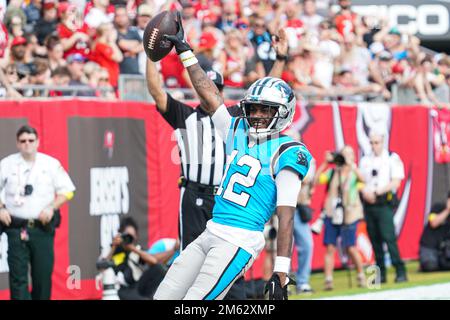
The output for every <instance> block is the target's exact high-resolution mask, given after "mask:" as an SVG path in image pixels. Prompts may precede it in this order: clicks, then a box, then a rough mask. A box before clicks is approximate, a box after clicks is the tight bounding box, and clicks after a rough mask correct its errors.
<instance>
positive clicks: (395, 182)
mask: <svg viewBox="0 0 450 320" xmlns="http://www.w3.org/2000/svg"><path fill="white" fill-rule="evenodd" d="M370 145H371V148H372V153H371V154H369V155H366V156H364V157H363V158H361V161H360V163H359V167H360V169H361V172H362V174H363V176H364V179H365V181H366V185H365V187H364V189H363V190H362V198H363V205H364V216H365V220H366V224H367V232H368V233H369V237H370V241H371V242H372V247H373V250H374V252H375V260H376V264H377V266H378V267H379V268H380V272H381V275H380V276H381V282H386V267H385V262H384V250H383V243H386V245H387V248H388V251H389V255H390V257H391V261H392V265H393V266H394V267H395V269H396V278H395V282H404V281H407V276H406V269H405V265H404V263H403V261H402V259H401V258H400V253H399V250H398V246H397V237H396V235H395V227H394V210H393V207H394V206H395V203H394V202H395V200H396V195H395V193H396V191H397V189H398V188H399V187H400V183H401V180H403V179H404V177H405V173H404V167H403V162H402V160H401V159H400V157H399V156H398V155H397V154H396V153H389V152H388V151H387V150H386V149H385V148H384V135H383V134H380V133H376V132H372V133H371V134H370Z"/></svg>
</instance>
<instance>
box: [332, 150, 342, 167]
mask: <svg viewBox="0 0 450 320" xmlns="http://www.w3.org/2000/svg"><path fill="white" fill-rule="evenodd" d="M331 155H332V157H333V160H331V161H330V163H334V164H335V165H337V166H343V165H344V164H345V158H344V156H343V155H342V153H339V152H332V153H331Z"/></svg>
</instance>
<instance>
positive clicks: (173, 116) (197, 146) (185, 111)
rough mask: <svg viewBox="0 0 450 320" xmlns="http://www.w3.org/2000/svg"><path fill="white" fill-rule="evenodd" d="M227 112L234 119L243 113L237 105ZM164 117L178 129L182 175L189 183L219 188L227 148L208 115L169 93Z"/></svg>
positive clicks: (176, 132) (176, 133)
mask: <svg viewBox="0 0 450 320" xmlns="http://www.w3.org/2000/svg"><path fill="white" fill-rule="evenodd" d="M228 110H229V112H230V114H232V115H233V116H235V115H238V114H239V113H240V109H239V107H238V106H233V107H230V108H228ZM162 116H163V117H164V119H165V120H166V121H167V122H168V123H169V124H170V125H171V126H172V128H174V129H175V135H176V138H177V144H178V148H179V152H180V159H181V170H182V175H183V176H184V177H185V178H186V179H187V180H189V181H193V182H197V183H201V184H205V185H216V186H217V185H219V184H220V182H221V180H222V175H223V170H224V167H225V163H226V153H225V145H224V142H223V140H222V139H221V138H220V137H219V135H218V133H217V130H216V129H215V127H214V123H213V121H212V120H211V117H210V116H209V114H208V113H207V112H206V111H204V110H203V109H202V108H200V107H197V108H192V107H190V106H188V105H186V104H184V103H182V102H180V101H177V100H175V99H173V98H172V97H171V96H170V95H169V94H167V111H166V112H165V113H163V114H162Z"/></svg>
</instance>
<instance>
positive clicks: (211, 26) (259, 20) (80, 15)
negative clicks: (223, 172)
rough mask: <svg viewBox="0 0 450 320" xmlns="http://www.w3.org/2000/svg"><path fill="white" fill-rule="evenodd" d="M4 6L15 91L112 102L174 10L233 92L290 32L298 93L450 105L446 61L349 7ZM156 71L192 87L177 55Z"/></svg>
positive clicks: (98, 2) (226, 0)
mask: <svg viewBox="0 0 450 320" xmlns="http://www.w3.org/2000/svg"><path fill="white" fill-rule="evenodd" d="M2 2H3V4H2ZM1 6H3V8H1V9H0V14H1V15H3V17H1V18H2V21H3V22H2V25H1V28H0V66H1V68H2V69H3V71H4V74H5V77H6V82H9V83H12V84H53V85H70V86H73V85H81V84H83V85H88V86H90V87H91V88H92V90H87V91H86V90H85V91H79V92H77V93H76V95H88V96H100V97H107V98H115V97H116V90H117V85H118V78H119V75H120V74H145V60H146V56H145V53H144V51H143V46H142V36H143V33H144V29H145V26H146V25H147V23H148V21H150V19H151V18H152V17H154V16H155V15H156V14H158V13H159V12H161V11H162V10H173V11H175V10H178V11H181V14H182V18H183V25H184V29H185V34H186V36H187V40H188V42H189V43H190V45H191V46H192V48H193V49H194V51H195V53H196V54H197V55H198V57H199V61H200V64H201V65H202V67H203V68H204V69H211V68H212V69H215V70H217V71H219V72H221V73H223V75H224V79H225V85H226V87H228V88H237V89H239V88H247V87H248V86H249V85H250V84H251V83H252V82H254V81H255V80H256V79H258V78H261V77H263V76H265V75H266V74H267V73H268V72H269V70H270V68H271V67H272V64H273V63H274V61H275V59H276V53H275V51H274V50H273V48H272V46H271V43H272V41H273V37H274V36H276V35H277V34H278V30H279V29H280V28H284V29H285V30H286V32H287V35H288V42H289V58H288V61H287V64H286V68H285V71H284V72H283V76H282V77H283V79H284V80H285V81H287V82H288V83H289V84H290V85H291V86H292V87H293V88H294V89H295V90H298V91H299V92H302V93H304V94H306V95H308V96H309V95H311V96H314V97H316V98H321V97H325V96H327V95H333V94H335V95H338V96H339V95H341V96H347V95H353V96H355V95H357V96H358V95H359V96H360V97H362V96H364V95H367V94H374V95H376V96H377V97H381V98H383V99H384V100H386V101H391V99H392V96H393V94H398V89H401V90H400V92H406V93H407V97H408V99H409V100H410V101H407V102H410V103H416V102H417V103H422V104H426V105H440V106H443V105H448V102H449V96H450V94H449V85H450V68H449V67H450V57H449V56H447V55H446V54H443V53H439V54H434V55H431V54H429V53H426V52H428V51H424V50H422V49H421V46H420V40H419V39H418V38H417V37H416V36H414V35H411V34H406V33H403V32H401V31H400V30H399V28H397V27H396V26H394V25H392V23H391V22H390V21H388V20H387V17H380V16H376V15H373V16H360V15H358V14H357V13H355V12H354V11H353V10H352V5H351V1H350V0H336V1H335V0H280V1H274V0H180V1H174V0H168V1H165V0H130V1H120V0H92V1H86V0H70V1H61V0H59V1H58V0H11V1H9V3H8V4H6V1H5V0H2V1H1V0H0V7H1ZM159 67H160V70H161V74H162V75H163V78H164V83H165V85H166V86H167V87H169V88H189V87H190V86H191V84H190V81H189V79H188V77H187V73H186V72H185V70H184V68H183V66H182V65H181V63H180V62H179V59H178V57H177V56H176V53H175V52H174V51H172V52H171V53H170V54H169V55H168V56H167V57H165V58H164V59H163V60H161V62H160V63H159ZM3 82H5V81H3ZM99 88H106V89H108V90H99ZM396 90H397V91H396ZM18 91H19V93H20V94H21V95H24V96H36V95H37V96H41V95H50V96H59V95H65V94H66V93H65V92H59V91H50V92H43V91H36V90H35V91H31V92H28V91H24V90H18ZM395 92H397V93H395ZM6 93H11V92H10V91H8V90H7V92H6ZM4 94H5V93H4ZM405 99H406V98H405Z"/></svg>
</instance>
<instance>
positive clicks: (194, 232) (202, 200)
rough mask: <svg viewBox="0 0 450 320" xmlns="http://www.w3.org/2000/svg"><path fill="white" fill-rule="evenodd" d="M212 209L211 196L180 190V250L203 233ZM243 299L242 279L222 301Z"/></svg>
mask: <svg viewBox="0 0 450 320" xmlns="http://www.w3.org/2000/svg"><path fill="white" fill-rule="evenodd" d="M213 207H214V195H213V194H208V193H201V192H199V191H197V190H194V189H192V188H185V187H183V188H181V205H180V208H181V212H180V217H179V233H180V241H181V248H182V249H185V248H186V247H187V246H188V245H189V244H190V243H191V242H192V241H194V240H195V239H197V237H198V236H200V235H201V234H202V232H203V231H205V229H206V222H208V220H210V219H211V218H212V210H213ZM245 299H246V295H245V282H244V279H243V278H240V279H238V280H236V282H235V283H234V284H233V286H232V287H231V289H230V291H228V293H227V295H226V296H225V298H224V300H245Z"/></svg>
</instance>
